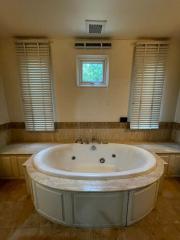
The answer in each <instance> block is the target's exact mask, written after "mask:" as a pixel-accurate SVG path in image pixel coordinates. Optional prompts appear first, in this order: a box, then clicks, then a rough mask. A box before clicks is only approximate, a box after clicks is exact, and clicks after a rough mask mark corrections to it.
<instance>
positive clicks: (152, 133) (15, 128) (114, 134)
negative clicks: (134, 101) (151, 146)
mask: <svg viewBox="0 0 180 240" xmlns="http://www.w3.org/2000/svg"><path fill="white" fill-rule="evenodd" d="M10 127H11V141H12V142H60V143H72V142H74V141H75V140H76V139H77V138H79V137H82V138H83V139H87V140H91V139H92V137H96V138H98V139H100V140H102V141H107V142H114V143H118V142H129V141H141V142H142V141H150V142H154V141H155V142H160V141H170V140H171V133H172V127H173V123H161V124H160V128H159V129H158V130H130V129H129V124H128V123H118V122H104V123H103V122H84V123H83V122H82V123H77V122H76V123H70V122H69V123H68V122H66V123H63V122H62V123H56V124H55V127H56V129H55V131H54V132H40V133H39V132H28V131H26V130H25V129H24V124H23V123H18V124H17V123H13V124H12V123H11V124H10Z"/></svg>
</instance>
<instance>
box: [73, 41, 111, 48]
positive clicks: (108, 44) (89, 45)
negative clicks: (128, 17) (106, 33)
mask: <svg viewBox="0 0 180 240" xmlns="http://www.w3.org/2000/svg"><path fill="white" fill-rule="evenodd" d="M74 47H75V48H80V49H102V48H111V47H112V43H111V42H76V43H75V44H74Z"/></svg>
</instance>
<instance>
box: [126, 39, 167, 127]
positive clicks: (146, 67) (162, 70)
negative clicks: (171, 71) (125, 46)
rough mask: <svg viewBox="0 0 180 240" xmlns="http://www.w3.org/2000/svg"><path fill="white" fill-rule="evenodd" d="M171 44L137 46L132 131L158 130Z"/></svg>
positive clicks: (134, 66)
mask: <svg viewBox="0 0 180 240" xmlns="http://www.w3.org/2000/svg"><path fill="white" fill-rule="evenodd" d="M167 55H168V43H167V42H165V41H161V42H138V43H136V46H135V53H134V65H133V74H132V88H131V101H130V128H131V129H157V128H159V117H160V108H161V98H162V93H163V84H164V80H165V77H166V69H167V64H166V63H167Z"/></svg>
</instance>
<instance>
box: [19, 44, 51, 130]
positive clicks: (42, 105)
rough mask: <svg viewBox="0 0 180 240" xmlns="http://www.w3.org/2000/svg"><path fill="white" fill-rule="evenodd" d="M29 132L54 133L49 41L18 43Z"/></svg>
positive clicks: (25, 115)
mask: <svg viewBox="0 0 180 240" xmlns="http://www.w3.org/2000/svg"><path fill="white" fill-rule="evenodd" d="M16 52H17V56H18V60H19V72H20V80H21V93H22V99H23V105H24V117H25V126H26V130H29V131H52V130H54V114H53V96H52V95H53V94H52V82H51V70H50V46H49V42H48V41H47V40H17V41H16Z"/></svg>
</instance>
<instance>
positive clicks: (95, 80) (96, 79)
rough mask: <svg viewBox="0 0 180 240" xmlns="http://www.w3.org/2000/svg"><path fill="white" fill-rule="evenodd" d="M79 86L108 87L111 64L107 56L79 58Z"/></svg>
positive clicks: (83, 56)
mask: <svg viewBox="0 0 180 240" xmlns="http://www.w3.org/2000/svg"><path fill="white" fill-rule="evenodd" d="M76 64H77V66H76V67H77V85H78V86H81V87H107V86H108V80H109V63H108V57H107V56H105V55H79V56H78V57H77V63H76Z"/></svg>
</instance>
